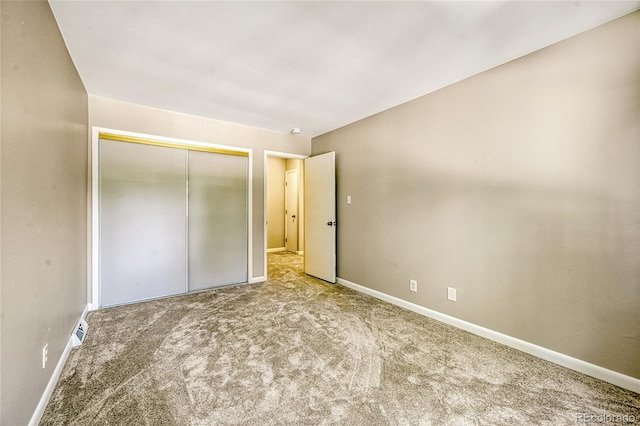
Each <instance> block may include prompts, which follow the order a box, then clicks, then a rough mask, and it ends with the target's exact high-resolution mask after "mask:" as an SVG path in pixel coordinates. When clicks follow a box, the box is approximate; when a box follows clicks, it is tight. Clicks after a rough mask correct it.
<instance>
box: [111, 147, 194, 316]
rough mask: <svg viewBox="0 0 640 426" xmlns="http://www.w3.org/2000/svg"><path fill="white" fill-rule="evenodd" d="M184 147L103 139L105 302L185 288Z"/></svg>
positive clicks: (178, 291) (134, 298)
mask: <svg viewBox="0 0 640 426" xmlns="http://www.w3.org/2000/svg"><path fill="white" fill-rule="evenodd" d="M186 161H187V152H186V151H185V150H180V149H173V148H165V147H158V146H150V145H143V144H136V143H126V142H117V141H111V140H101V141H100V294H101V306H110V305H117V304H122V303H129V302H134V301H138V300H144V299H151V298H155V297H160V296H167V295H172V294H178V293H184V292H185V290H186V276H187V269H186V268H187V261H186V255H185V253H186V232H187V230H186V213H187V212H186V209H187V207H186V203H187V201H186V179H187V176H186Z"/></svg>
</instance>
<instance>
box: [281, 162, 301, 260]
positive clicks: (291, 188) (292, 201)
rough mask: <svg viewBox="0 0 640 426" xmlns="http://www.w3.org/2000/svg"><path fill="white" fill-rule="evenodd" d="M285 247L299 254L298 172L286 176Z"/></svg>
mask: <svg viewBox="0 0 640 426" xmlns="http://www.w3.org/2000/svg"><path fill="white" fill-rule="evenodd" d="M284 184H285V195H284V199H285V211H284V214H285V229H284V232H285V234H284V236H285V246H286V248H287V251H292V252H294V253H297V252H298V220H299V219H298V171H297V170H289V171H288V172H286V174H285V181H284Z"/></svg>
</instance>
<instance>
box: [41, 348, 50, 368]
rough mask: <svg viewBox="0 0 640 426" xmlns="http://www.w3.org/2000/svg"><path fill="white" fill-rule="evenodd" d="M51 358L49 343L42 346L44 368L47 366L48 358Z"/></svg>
mask: <svg viewBox="0 0 640 426" xmlns="http://www.w3.org/2000/svg"><path fill="white" fill-rule="evenodd" d="M48 359H49V344H48V343H47V344H46V345H44V346H43V347H42V368H45V367H46V366H47V360H48Z"/></svg>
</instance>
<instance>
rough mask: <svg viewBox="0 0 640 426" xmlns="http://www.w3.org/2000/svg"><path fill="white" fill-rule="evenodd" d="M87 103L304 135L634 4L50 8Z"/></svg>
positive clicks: (88, 4) (72, 4) (113, 4)
mask: <svg viewBox="0 0 640 426" xmlns="http://www.w3.org/2000/svg"><path fill="white" fill-rule="evenodd" d="M50 5H51V8H52V10H53V12H54V15H55V17H56V20H57V22H58V25H59V27H60V30H61V31H62V34H63V36H64V39H65V41H66V43H67V46H68V49H69V52H70V54H71V57H72V59H73V61H74V63H75V65H76V67H77V69H78V72H79V74H80V77H81V78H82V81H83V82H84V84H85V87H86V89H87V91H88V92H89V93H90V94H92V95H97V96H102V97H107V98H112V99H117V100H121V101H126V102H132V103H137V104H142V105H147V106H152V107H156V108H162V109H167V110H172V111H179V112H184V113H189V114H194V115H200V116H205V117H210V118H215V119H219V120H224V121H230V122H235V123H240V124H245V125H250V126H255V127H261V128H266V129H271V130H276V131H280V132H288V131H289V130H290V129H291V128H293V127H300V128H302V131H303V135H305V136H309V137H313V136H317V135H319V134H322V133H325V132H328V131H331V130H334V129H336V128H338V127H341V126H344V125H346V124H349V123H352V122H354V121H356V120H359V119H361V118H364V117H367V116H370V115H372V114H375V113H377V112H380V111H383V110H385V109H388V108H390V107H393V106H395V105H398V104H400V103H403V102H406V101H408V100H411V99H414V98H417V97H419V96H422V95H425V94H427V93H429V92H432V91H434V90H437V89H440V88H442V87H444V86H447V85H449V84H452V83H455V82H456V81H460V80H462V79H464V78H466V77H469V76H471V75H474V74H477V73H480V72H482V71H485V70H487V69H490V68H492V67H495V66H497V65H500V64H503V63H505V62H508V61H510V60H513V59H516V58H518V57H520V56H523V55H526V54H528V53H531V52H533V51H535V50H538V49H540V48H543V47H545V46H548V45H550V44H553V43H555V42H558V41H560V40H563V39H566V38H568V37H570V36H572V35H575V34H578V33H580V32H583V31H586V30H588V29H591V28H593V27H595V26H598V25H600V24H603V23H605V22H607V21H610V20H612V19H615V18H617V17H619V16H622V15H624V14H626V13H629V12H632V11H633V10H636V9H638V8H639V7H640V1H622V2H616V1H592V2H583V1H558V2H556V1H532V2H528V1H508V2H504V1H498V2H493V1H484V2H445V1H430V2H398V1H389V2H366V1H365V2H328V1H327V2H310V1H304V2H303V1H296V2H214V1H199V2H186V1H107V2H102V1H50Z"/></svg>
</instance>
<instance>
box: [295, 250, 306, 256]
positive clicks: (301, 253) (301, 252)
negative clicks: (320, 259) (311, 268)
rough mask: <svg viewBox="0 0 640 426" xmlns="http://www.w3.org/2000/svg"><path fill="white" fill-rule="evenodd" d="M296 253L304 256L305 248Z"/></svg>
mask: <svg viewBox="0 0 640 426" xmlns="http://www.w3.org/2000/svg"><path fill="white" fill-rule="evenodd" d="M296 254H298V255H300V256H302V255H303V254H304V251H303V250H299V251H297V252H296Z"/></svg>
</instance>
